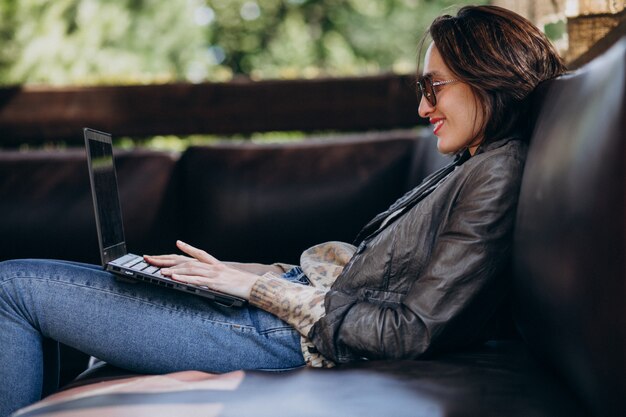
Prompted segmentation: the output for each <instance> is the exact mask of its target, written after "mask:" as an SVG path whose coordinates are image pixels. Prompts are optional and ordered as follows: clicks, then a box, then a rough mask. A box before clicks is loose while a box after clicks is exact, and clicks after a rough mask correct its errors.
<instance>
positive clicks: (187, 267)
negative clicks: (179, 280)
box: [161, 261, 219, 278]
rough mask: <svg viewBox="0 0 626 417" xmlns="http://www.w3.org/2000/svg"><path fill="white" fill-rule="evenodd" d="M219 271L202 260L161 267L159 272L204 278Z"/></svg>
mask: <svg viewBox="0 0 626 417" xmlns="http://www.w3.org/2000/svg"><path fill="white" fill-rule="evenodd" d="M218 273H219V272H218V271H217V270H216V269H215V268H214V267H212V266H211V265H209V264H206V263H202V262H197V261H195V262H189V263H185V264H182V265H176V266H173V267H170V268H164V269H161V274H163V275H165V276H168V275H174V274H176V275H181V276H183V275H190V276H191V275H195V276H201V277H205V278H213V277H215V276H216V275H217V274H218Z"/></svg>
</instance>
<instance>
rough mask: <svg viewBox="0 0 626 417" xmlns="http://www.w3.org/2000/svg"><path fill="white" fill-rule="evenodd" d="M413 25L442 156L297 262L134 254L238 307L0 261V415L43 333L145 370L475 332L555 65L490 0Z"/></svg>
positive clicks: (491, 304) (37, 388) (37, 379)
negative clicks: (425, 28) (426, 40)
mask: <svg viewBox="0 0 626 417" xmlns="http://www.w3.org/2000/svg"><path fill="white" fill-rule="evenodd" d="M429 33H430V36H431V37H432V43H431V44H430V46H429V47H428V50H427V52H426V58H425V62H424V68H423V74H422V75H421V76H420V77H419V78H418V83H417V85H418V89H419V92H420V93H421V99H420V104H419V109H418V111H419V114H420V116H422V117H424V118H428V119H429V120H430V122H431V123H432V124H433V129H434V133H435V135H437V137H438V141H437V146H438V149H439V150H440V151H441V152H443V153H447V154H454V155H456V158H455V159H454V162H453V163H452V164H450V165H449V166H447V167H445V168H443V169H442V170H440V171H438V172H436V173H434V174H433V175H431V176H430V177H428V178H427V179H426V180H425V181H424V182H423V183H422V184H421V185H420V186H418V187H417V188H415V189H414V190H412V191H411V192H409V193H408V194H406V195H405V196H403V197H402V198H401V199H399V200H398V201H397V202H396V203H394V204H393V205H392V206H391V207H390V208H389V209H388V210H387V211H386V212H384V213H381V214H380V215H378V216H377V217H376V218H374V219H373V220H372V221H371V222H370V223H369V224H367V225H366V226H365V227H364V229H363V230H362V231H361V233H360V234H359V236H358V237H357V239H356V242H355V244H356V246H353V245H350V244H347V243H340V242H328V243H324V244H321V245H318V246H315V247H313V248H310V249H308V250H306V251H305V252H304V253H303V255H302V259H301V265H300V267H291V266H287V265H281V264H275V265H271V266H266V265H259V264H236V263H223V262H220V261H218V260H216V259H215V258H213V257H212V256H210V255H209V254H207V253H205V252H203V251H201V250H199V249H196V248H194V247H192V246H189V245H187V244H185V243H182V242H177V246H178V248H179V249H180V250H181V251H182V252H184V253H185V254H186V255H185V256H183V255H161V256H146V260H147V261H148V262H149V263H151V264H153V265H156V266H160V267H162V268H163V270H162V273H163V274H164V275H167V276H170V277H172V278H173V279H175V280H180V281H184V282H190V283H194V284H200V285H206V286H209V287H211V288H213V289H216V290H219V291H222V292H225V293H229V294H233V295H237V296H239V297H242V298H245V299H248V300H249V301H250V307H246V308H239V309H229V308H226V307H222V306H220V305H217V304H211V303H207V302H206V301H204V300H203V299H201V298H199V297H195V296H192V295H187V294H184V293H175V292H173V291H169V290H164V289H162V288H160V287H156V286H148V285H142V284H135V285H133V284H128V283H123V282H119V281H117V280H115V279H114V277H113V276H111V275H110V274H108V273H106V272H104V271H103V270H102V268H100V267H97V266H90V265H83V264H76V263H70V262H63V261H34V260H28V261H10V262H5V263H2V264H0V289H1V290H0V345H1V346H2V349H1V350H0V369H2V377H3V382H4V383H3V384H2V385H1V387H0V416H6V415H8V414H9V413H10V412H11V411H12V410H15V409H17V408H19V407H22V406H24V405H27V404H29V403H31V402H33V401H36V400H38V399H39V397H40V395H41V386H42V372H43V371H42V368H43V366H42V359H41V358H42V347H41V345H42V340H43V338H51V339H54V340H58V341H61V342H63V343H65V344H67V345H69V346H72V347H75V348H77V349H79V350H81V351H84V352H86V353H88V354H90V355H94V356H97V357H99V358H101V359H103V360H105V361H107V362H110V363H112V364H114V365H117V366H120V367H123V368H128V369H131V370H134V371H138V372H155V373H162V372H172V371H178V370H183V369H199V370H205V371H210V372H224V371H230V370H233V369H242V368H243V369H266V370H282V369H289V368H294V367H300V366H303V365H305V364H309V365H310V366H332V365H333V364H334V363H344V362H350V361H356V360H361V359H378V358H418V357H420V356H422V355H425V354H429V353H432V352H436V351H441V350H445V349H455V348H459V347H462V346H466V345H468V344H470V343H474V342H476V341H479V340H481V339H482V338H483V337H484V335H485V334H486V332H487V331H488V330H489V327H490V324H491V323H492V322H493V319H494V318H495V316H496V315H497V311H498V309H499V307H501V304H502V301H503V299H504V298H505V296H506V293H507V282H506V281H505V280H504V279H503V278H502V276H501V275H502V272H503V271H504V268H505V267H506V265H507V262H508V260H509V256H510V248H511V235H512V228H513V223H514V218H515V208H516V204H517V194H518V191H519V187H520V181H521V175H522V169H523V165H524V159H525V154H526V145H525V142H524V141H523V140H522V139H523V138H522V137H521V133H522V130H523V129H522V127H523V123H524V122H525V119H524V116H525V112H526V98H527V96H528V95H529V93H530V92H531V91H532V90H533V89H534V88H535V87H536V86H537V84H538V83H539V82H541V81H543V80H545V79H549V78H552V77H555V76H557V75H559V74H561V73H563V72H564V66H563V63H562V61H561V59H560V58H559V56H558V54H557V53H556V52H555V50H554V48H553V47H552V46H551V44H550V43H549V41H548V40H547V39H546V38H545V37H544V36H543V34H541V33H540V31H539V30H537V28H535V27H534V26H533V25H532V24H531V23H529V22H528V21H526V20H525V19H523V18H521V17H520V16H518V15H516V14H514V13H512V12H510V11H507V10H504V9H501V8H497V7H490V6H482V7H464V8H462V9H461V10H460V11H459V13H458V15H457V16H456V17H452V16H442V17H440V18H438V19H436V20H435V21H434V22H433V24H432V26H431V27H430V30H429Z"/></svg>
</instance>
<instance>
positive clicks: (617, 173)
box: [515, 38, 626, 416]
mask: <svg viewBox="0 0 626 417" xmlns="http://www.w3.org/2000/svg"><path fill="white" fill-rule="evenodd" d="M538 97H539V98H540V100H541V106H540V108H539V107H538V109H539V112H538V117H537V120H536V124H535V129H534V133H533V135H532V140H531V146H530V149H529V155H528V159H527V163H526V168H525V173H524V179H523V183H522V189H521V194H520V202H519V209H518V221H517V228H516V239H515V272H516V273H515V287H516V289H515V295H516V303H515V304H516V321H517V325H518V327H519V329H520V331H521V333H522V335H523V337H524V338H525V340H526V341H527V342H528V344H529V345H530V347H531V348H532V350H533V351H534V352H535V353H536V354H537V355H538V357H539V358H541V359H542V360H544V361H545V362H546V363H548V364H550V365H552V366H553V367H554V368H555V369H556V370H557V371H558V372H559V373H560V374H561V375H562V376H563V377H564V378H565V379H567V380H568V381H569V382H570V384H571V386H572V387H573V389H574V390H576V391H577V392H578V394H579V395H580V396H581V397H582V398H583V399H584V400H585V401H586V403H587V404H588V406H589V408H590V410H591V411H592V413H593V414H594V415H597V416H618V415H619V416H623V415H626V406H625V401H626V297H625V296H626V279H625V277H626V274H625V273H626V256H625V255H626V228H625V226H626V222H625V220H626V219H625V213H626V211H625V210H626V203H625V194H626V193H625V191H626V189H625V186H626V164H625V163H624V162H625V156H626V153H625V150H626V142H625V139H626V137H625V134H624V132H626V38H625V39H622V41H621V42H619V43H618V44H616V45H615V46H614V47H613V48H612V49H611V50H609V51H608V52H607V53H606V54H604V55H603V56H601V57H599V58H597V59H596V60H594V61H592V62H591V63H590V64H588V65H587V66H585V67H583V68H581V69H580V70H578V71H576V72H575V73H572V74H570V75H566V76H562V77H560V78H558V79H556V80H552V81H550V82H547V83H545V85H543V86H542V87H541V88H540V89H539V91H538Z"/></svg>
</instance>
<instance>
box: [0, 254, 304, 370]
mask: <svg viewBox="0 0 626 417" xmlns="http://www.w3.org/2000/svg"><path fill="white" fill-rule="evenodd" d="M0 278H1V279H2V282H1V283H0V284H1V285H2V287H3V294H4V295H5V296H8V297H9V298H10V299H11V300H13V302H14V303H15V304H16V311H21V312H23V313H25V314H24V318H25V320H28V321H29V322H30V323H31V325H32V326H34V327H36V328H37V330H38V331H40V332H41V333H42V334H43V335H44V336H46V337H50V338H52V339H55V340H58V341H60V342H62V343H65V344H67V345H69V346H72V347H74V348H76V349H79V350H81V351H83V352H85V353H88V354H90V355H93V356H96V357H98V358H100V359H103V360H105V361H107V362H110V363H111V364H113V365H116V366H120V367H123V368H126V369H130V370H134V371H137V372H151V373H152V372H154V373H162V372H172V371H178V370H183V369H199V370H205V371H210V372H225V371H230V370H234V369H289V368H293V367H298V366H302V365H303V364H304V361H303V359H302V354H301V351H300V343H299V342H300V336H299V334H298V333H297V332H296V331H295V330H293V329H292V328H291V327H290V326H289V325H287V324H286V323H284V322H283V321H281V320H280V319H278V318H277V317H275V316H273V315H271V314H269V313H266V312H264V311H262V310H259V309H256V308H253V307H245V308H228V307H223V306H221V305H218V304H215V303H212V302H210V301H208V300H205V299H203V298H201V297H198V296H194V295H190V294H186V293H183V292H180V291H175V290H172V289H167V288H161V287H158V286H153V285H149V284H144V283H127V282H122V281H119V280H117V279H116V278H115V277H114V276H113V275H111V274H109V273H108V272H105V271H103V270H102V268H101V267H97V266H93V265H85V264H77V263H72V262H65V261H41V260H26V261H11V262H5V263H3V264H2V268H0Z"/></svg>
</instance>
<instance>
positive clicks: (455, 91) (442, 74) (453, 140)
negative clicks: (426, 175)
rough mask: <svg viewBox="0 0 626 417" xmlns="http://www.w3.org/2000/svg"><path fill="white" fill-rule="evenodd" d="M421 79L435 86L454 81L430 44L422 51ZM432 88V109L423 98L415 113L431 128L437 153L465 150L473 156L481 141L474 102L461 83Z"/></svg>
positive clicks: (480, 118) (480, 119) (479, 114)
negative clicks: (431, 125) (434, 103)
mask: <svg viewBox="0 0 626 417" xmlns="http://www.w3.org/2000/svg"><path fill="white" fill-rule="evenodd" d="M423 75H424V76H429V77H430V78H431V79H432V81H433V82H435V83H436V82H437V81H448V80H454V79H457V78H458V77H456V76H454V75H453V74H452V72H451V71H450V69H449V68H448V66H447V65H446V64H445V63H444V62H443V59H442V58H441V54H440V53H439V51H438V50H437V48H436V47H435V46H434V44H431V45H430V46H429V48H428V51H426V58H425V60H424V73H423ZM434 88H435V93H436V95H437V103H436V105H435V106H432V105H431V104H430V103H429V102H428V100H426V98H425V97H422V98H421V100H420V104H419V109H418V111H419V115H420V116H421V117H423V118H426V119H429V121H430V123H432V124H433V125H434V127H433V133H434V134H435V135H436V136H437V149H438V150H439V152H441V153H444V154H455V153H457V152H459V151H461V150H462V149H464V148H469V151H470V153H471V154H472V155H474V152H476V149H477V148H478V145H479V144H480V142H481V141H482V139H483V138H482V137H481V136H477V134H478V132H479V129H480V126H482V124H483V118H484V114H483V111H482V108H481V107H480V106H479V105H478V99H477V98H476V96H475V95H474V93H473V91H472V89H471V88H470V86H469V85H467V84H466V83H464V82H462V81H457V82H452V83H447V84H442V85H439V86H436V87H434Z"/></svg>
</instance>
